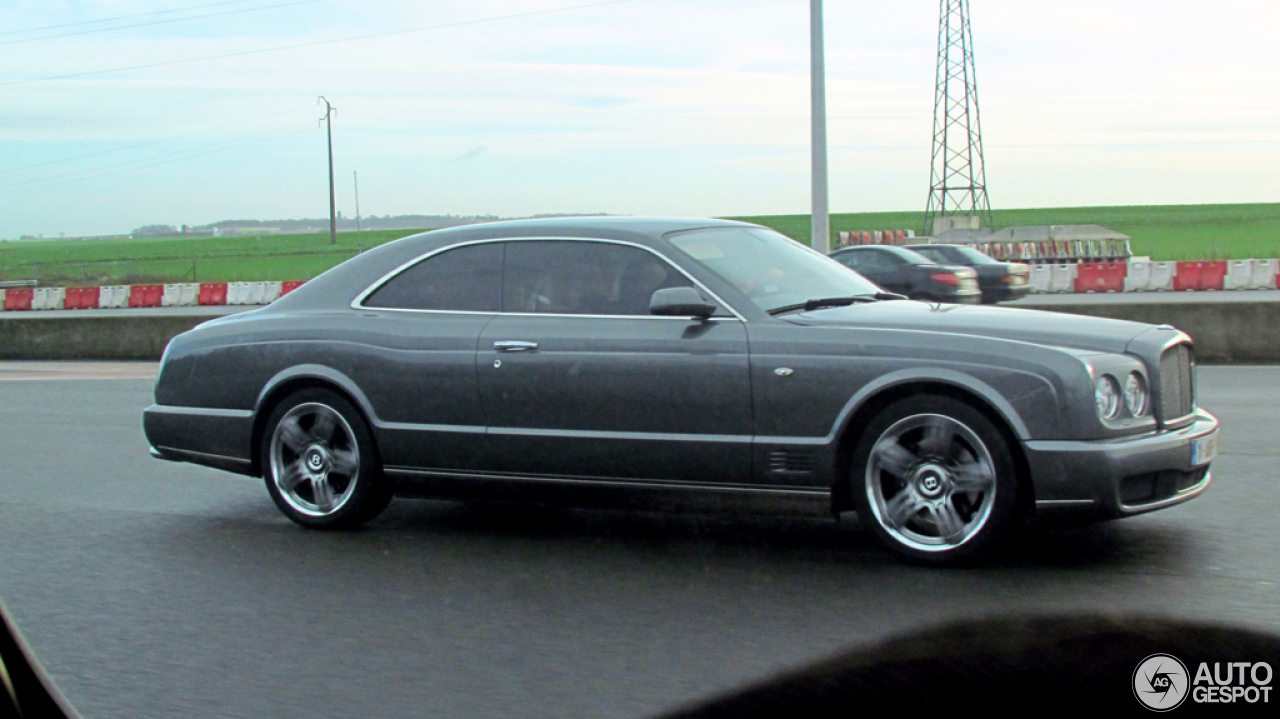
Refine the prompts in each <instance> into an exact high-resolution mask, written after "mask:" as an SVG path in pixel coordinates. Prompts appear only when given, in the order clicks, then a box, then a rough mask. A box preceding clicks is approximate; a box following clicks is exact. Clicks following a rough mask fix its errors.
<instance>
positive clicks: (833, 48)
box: [0, 0, 1280, 238]
mask: <svg viewBox="0 0 1280 719" xmlns="http://www.w3.org/2000/svg"><path fill="white" fill-rule="evenodd" d="M971 9H972V23H973V37H974V48H975V57H976V63H977V81H978V88H979V94H980V99H981V110H982V130H983V138H984V141H985V151H986V161H987V186H988V192H989V195H990V199H991V204H992V206H993V207H994V208H996V209H1004V208H1019V207H1060V206H1080V205H1131V204H1202V203H1236V202H1276V201H1280V73H1277V72H1276V69H1277V60H1276V58H1275V54H1274V47H1275V37H1274V35H1275V31H1276V30H1275V28H1277V27H1280V3H1277V2H1275V0H1218V1H1217V2H1214V3H1205V2H1196V3H1192V2H1189V1H1184V0H1075V1H1073V2H1061V1H1059V0H1037V1H1036V2H1027V1H1026V0H972V2H971ZM808 10H809V3H808V1H807V0H622V1H617V2H601V1H600V0H595V1H593V0H467V1H466V2H463V1H460V0H459V1H453V0H446V1H437V0H418V1H409V0H359V1H357V0H238V1H237V0H5V12H4V13H3V20H0V23H2V24H0V238H16V237H19V236H21V235H43V236H45V237H57V236H59V235H60V234H66V235H68V236H75V235H94V234H111V233H123V232H128V231H129V230H131V229H133V228H135V227H139V226H141V225H146V224H172V225H181V224H190V225H199V224H204V223H209V222H214V221H218V220H224V219H280V218H295V217H325V216H327V214H328V175H327V155H326V146H325V132H324V130H323V129H322V127H320V126H319V123H318V122H317V121H318V119H319V118H320V117H322V116H323V114H324V111H323V107H322V106H318V105H317V102H318V100H317V98H318V96H320V95H323V96H325V97H326V98H328V100H329V101H330V102H331V103H332V104H333V106H334V107H336V108H337V111H336V114H335V115H334V118H333V148H334V163H335V172H336V177H337V206H338V209H339V211H341V212H342V213H343V214H344V216H349V215H354V214H355V212H356V207H355V190H354V177H353V173H358V177H359V200H360V208H359V209H360V212H361V214H363V215H366V216H367V215H388V214H389V215H398V214H454V215H500V216H505V217H514V216H527V215H533V214H540V213H578V212H580V213H596V212H607V213H618V214H663V215H672V214H674V215H691V216H728V215H767V214H794V213H806V212H808V211H809V201H810V200H809V77H808V73H809V12H808ZM938 15H939V3H938V2H937V0H896V1H895V2H884V0H874V1H867V0H827V2H826V23H825V38H826V47H827V52H826V63H827V105H828V116H829V117H828V121H829V134H830V153H829V158H830V160H829V161H830V204H831V210H832V211H833V212H875V211H896V210H917V209H918V210H923V209H924V204H925V201H926V199H927V197H928V191H929V171H930V167H929V163H930V142H931V139H932V124H933V93H934V78H935V71H936V55H937V39H938V38H937V35H938Z"/></svg>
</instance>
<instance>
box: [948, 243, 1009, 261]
mask: <svg viewBox="0 0 1280 719" xmlns="http://www.w3.org/2000/svg"><path fill="white" fill-rule="evenodd" d="M951 251H952V252H954V253H956V254H957V255H960V256H961V257H963V258H964V259H966V260H968V261H970V262H972V263H973V264H975V265H998V264H1001V263H1000V262H999V261H998V260H995V259H992V258H991V256H990V255H987V254H984V253H982V252H980V251H978V250H975V249H974V248H972V247H953V248H951Z"/></svg>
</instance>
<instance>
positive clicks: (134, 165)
mask: <svg viewBox="0 0 1280 719" xmlns="http://www.w3.org/2000/svg"><path fill="white" fill-rule="evenodd" d="M310 126H311V125H310V124H309V123H308V124H307V126H306V127H310ZM300 131H301V130H300V129H297V128H296V125H289V126H286V127H283V128H276V129H273V130H265V131H263V132H258V133H253V134H251V135H245V136H243V137H240V138H233V139H230V140H220V141H218V142H213V143H209V144H207V145H202V146H200V147H194V148H188V149H185V150H174V151H172V152H165V153H160V154H157V155H151V156H150V157H142V158H137V159H133V160H126V161H124V162H119V163H115V164H110V165H101V166H99V167H94V168H89V169H86V170H74V171H71V172H66V173H63V174H61V175H51V176H48V177H41V178H36V179H31V180H19V181H17V182H13V183H10V184H8V185H0V190H10V189H13V188H23V186H24V185H41V186H40V187H34V188H25V189H43V188H44V187H52V186H55V185H62V184H66V183H67V182H79V181H81V180H89V179H93V178H96V177H106V176H108V175H116V174H120V173H121V172H129V171H131V170H138V169H143V168H146V167H152V166H155V165H162V164H165V163H168V162H177V161H179V160H185V159H189V158H192V157H200V156H202V155H208V154H212V153H215V152H222V151H223V150H229V149H231V148H233V147H240V146H242V145H247V144H253V143H256V142H262V141H263V140H266V139H270V138H271V137H276V136H281V135H287V134H291V133H294V132H300ZM220 146H222V147H220ZM152 160H156V162H151V161H152ZM139 163H145V164H139ZM103 170H106V171H107V172H102V171H103ZM86 172H87V173H97V174H89V175H83V176H81V177H77V175H82V174H83V173H86ZM50 180H61V181H60V182H52V183H50V184H47V185H42V184H41V183H48V182H49V181H50Z"/></svg>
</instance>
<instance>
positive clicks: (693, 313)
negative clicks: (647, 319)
mask: <svg viewBox="0 0 1280 719" xmlns="http://www.w3.org/2000/svg"><path fill="white" fill-rule="evenodd" d="M716 309H717V308H716V305H714V304H712V303H711V302H710V301H709V300H707V299H706V298H705V297H703V296H702V294H701V293H700V292H698V291H697V290H695V289H693V288H692V287H668V288H666V289H662V290H658V291H656V292H654V293H653V298H652V299H650V300H649V314H653V315H663V316H667V317H698V318H700V319H706V318H708V317H710V316H711V315H713V314H715V313H716Z"/></svg>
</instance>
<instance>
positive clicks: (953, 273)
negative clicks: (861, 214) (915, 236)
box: [831, 245, 982, 304]
mask: <svg viewBox="0 0 1280 719" xmlns="http://www.w3.org/2000/svg"><path fill="white" fill-rule="evenodd" d="M831 259H833V260H836V261H837V262H839V263H840V264H843V265H845V266H847V267H849V268H852V269H853V270H854V271H855V272H857V273H858V274H860V275H862V276H863V277H865V278H867V279H868V280H871V281H872V282H874V283H876V284H877V285H880V286H881V287H883V288H885V289H886V290H888V291H890V292H897V293H898V294H900V295H905V296H907V297H910V298H911V299H913V300H925V301H927V302H954V303H957V304H979V303H980V302H981V301H982V291H981V289H979V286H978V279H977V272H976V271H975V270H973V269H972V268H969V267H962V266H959V265H948V264H942V263H939V262H937V261H935V260H933V259H931V258H928V257H925V256H924V255H921V254H919V253H916V252H913V251H911V250H908V249H906V248H903V247H895V246H892V245H862V246H859V247H847V248H845V249H842V250H837V251H835V252H832V253H831Z"/></svg>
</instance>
